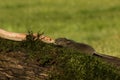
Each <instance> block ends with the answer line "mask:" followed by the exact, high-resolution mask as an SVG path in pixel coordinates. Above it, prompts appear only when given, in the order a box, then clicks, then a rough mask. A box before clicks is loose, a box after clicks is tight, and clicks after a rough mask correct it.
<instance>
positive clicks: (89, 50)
mask: <svg viewBox="0 0 120 80" xmlns="http://www.w3.org/2000/svg"><path fill="white" fill-rule="evenodd" d="M55 44H56V45H58V46H62V47H66V48H72V49H75V50H78V51H79V52H81V53H85V54H89V55H93V54H95V53H96V51H95V49H94V48H93V47H92V46H90V45H88V44H85V43H78V42H75V41H73V40H70V39H67V38H57V39H55Z"/></svg>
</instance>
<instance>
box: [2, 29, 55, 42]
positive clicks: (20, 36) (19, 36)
mask: <svg viewBox="0 0 120 80" xmlns="http://www.w3.org/2000/svg"><path fill="white" fill-rule="evenodd" d="M26 35H27V34H26V33H15V32H9V31H5V30H3V29H0V37H1V38H4V39H9V40H13V41H22V40H25V39H26ZM33 35H34V36H35V37H37V33H34V34H33ZM39 39H40V40H42V41H43V42H46V43H54V39H52V38H50V37H48V36H44V35H41V36H40V37H39Z"/></svg>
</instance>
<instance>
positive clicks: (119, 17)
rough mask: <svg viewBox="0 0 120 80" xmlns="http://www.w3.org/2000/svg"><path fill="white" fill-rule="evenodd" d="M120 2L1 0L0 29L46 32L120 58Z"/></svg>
mask: <svg viewBox="0 0 120 80" xmlns="http://www.w3.org/2000/svg"><path fill="white" fill-rule="evenodd" d="M119 5H120V1H119V0H114V1H113V0H99V1H98V0H91V1H89V0H22V1H21V0H0V28H3V29H6V30H8V31H14V32H27V31H28V30H32V31H34V32H38V31H41V32H45V35H48V36H50V37H53V38H58V37H67V38H70V39H73V40H76V41H79V42H85V43H88V44H90V45H92V46H93V47H94V48H95V49H96V50H97V51H98V52H100V53H104V54H109V55H113V56H117V57H120V54H119V53H120V49H119V48H120V45H119V42H120V34H119V32H120V22H119V21H120V6H119Z"/></svg>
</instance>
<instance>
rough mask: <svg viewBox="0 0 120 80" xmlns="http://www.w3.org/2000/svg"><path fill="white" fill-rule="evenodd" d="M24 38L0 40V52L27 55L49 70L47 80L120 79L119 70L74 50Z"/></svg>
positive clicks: (29, 36)
mask: <svg viewBox="0 0 120 80" xmlns="http://www.w3.org/2000/svg"><path fill="white" fill-rule="evenodd" d="M26 38H27V40H24V41H22V42H15V41H9V40H5V39H1V38H0V53H1V54H2V53H4V54H5V53H6V52H7V53H9V52H18V51H20V52H24V53H25V54H28V56H29V59H32V60H34V61H35V62H36V63H37V64H38V65H39V66H40V67H46V68H47V67H49V68H50V69H49V72H48V74H49V76H48V79H47V80H120V68H119V67H115V66H113V65H111V64H108V63H106V62H103V61H102V60H101V59H97V58H96V57H93V56H89V55H85V54H82V53H79V52H77V51H75V50H71V49H67V48H63V47H59V46H55V45H53V44H46V43H43V42H42V41H40V40H39V39H38V38H37V39H36V38H35V37H33V36H32V33H31V32H30V33H29V35H27V37H26ZM3 45H4V46H3ZM33 46H34V47H33Z"/></svg>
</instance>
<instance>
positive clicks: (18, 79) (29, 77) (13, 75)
mask: <svg viewBox="0 0 120 80" xmlns="http://www.w3.org/2000/svg"><path fill="white" fill-rule="evenodd" d="M48 71H49V68H48V67H47V68H45V67H40V66H39V64H38V63H37V61H35V60H32V59H31V60H30V59H28V56H27V55H26V54H25V53H21V52H8V53H4V54H2V53H1V54H0V80H45V79H46V78H47V76H48V75H47V72H48Z"/></svg>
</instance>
